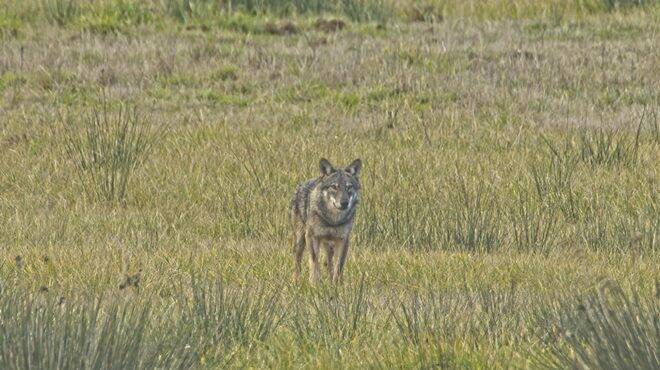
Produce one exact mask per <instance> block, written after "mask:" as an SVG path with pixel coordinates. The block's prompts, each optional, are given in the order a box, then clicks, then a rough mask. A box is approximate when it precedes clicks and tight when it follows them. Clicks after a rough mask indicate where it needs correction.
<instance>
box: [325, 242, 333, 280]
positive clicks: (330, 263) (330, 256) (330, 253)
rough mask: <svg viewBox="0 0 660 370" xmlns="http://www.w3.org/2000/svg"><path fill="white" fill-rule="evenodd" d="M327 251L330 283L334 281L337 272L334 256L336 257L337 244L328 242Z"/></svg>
mask: <svg viewBox="0 0 660 370" xmlns="http://www.w3.org/2000/svg"><path fill="white" fill-rule="evenodd" d="M325 246H326V249H327V250H328V260H327V261H326V264H327V266H326V267H327V269H328V279H329V281H332V280H333V279H334V271H335V263H334V259H333V257H334V255H335V243H333V242H330V241H329V242H326V245H325Z"/></svg>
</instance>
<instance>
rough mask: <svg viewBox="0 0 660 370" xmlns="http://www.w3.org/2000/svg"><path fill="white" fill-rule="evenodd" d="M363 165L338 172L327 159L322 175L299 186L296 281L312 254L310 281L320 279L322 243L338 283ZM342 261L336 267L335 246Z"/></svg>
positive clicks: (293, 211) (293, 202) (295, 209)
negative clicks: (306, 253) (304, 260)
mask: <svg viewBox="0 0 660 370" xmlns="http://www.w3.org/2000/svg"><path fill="white" fill-rule="evenodd" d="M361 168H362V162H361V161H360V160H359V159H356V160H355V161H353V163H351V164H350V165H349V166H348V167H347V168H346V169H335V168H334V166H332V164H330V162H329V161H328V160H327V159H324V158H322V159H321V161H320V163H319V169H320V171H321V175H320V176H319V177H318V178H316V179H313V180H308V181H305V182H303V183H301V184H298V186H297V187H296V191H295V194H294V196H293V199H292V200H291V207H290V211H291V221H292V224H293V235H294V252H295V256H296V266H295V267H296V270H295V273H296V278H300V269H301V261H302V255H303V252H304V251H305V249H308V250H309V252H310V260H309V262H310V280H311V281H312V282H316V281H318V280H319V278H320V271H319V263H318V260H319V252H320V247H321V244H322V243H323V244H325V246H326V250H327V256H328V260H327V268H328V274H329V276H330V279H331V280H333V281H338V280H339V279H340V278H341V274H342V272H343V269H344V264H345V263H346V257H347V255H348V242H349V237H350V233H351V230H352V229H353V223H354V221H355V213H356V210H357V205H358V203H359V202H360V181H359V177H358V176H359V174H360V170H361ZM336 245H339V259H338V260H337V263H336V265H335V264H333V257H334V252H335V246H336Z"/></svg>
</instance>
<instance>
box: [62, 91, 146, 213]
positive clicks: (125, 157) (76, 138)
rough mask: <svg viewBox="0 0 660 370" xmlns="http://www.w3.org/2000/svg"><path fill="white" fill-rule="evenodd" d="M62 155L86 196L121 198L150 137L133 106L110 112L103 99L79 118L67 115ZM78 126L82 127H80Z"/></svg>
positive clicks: (122, 198) (113, 199) (101, 198)
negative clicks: (72, 167) (64, 144)
mask: <svg viewBox="0 0 660 370" xmlns="http://www.w3.org/2000/svg"><path fill="white" fill-rule="evenodd" d="M67 120H68V122H67V124H68V125H67V136H66V154H67V156H68V157H69V159H70V160H71V161H72V162H73V164H74V166H75V172H76V175H77V176H78V179H79V180H80V183H81V184H82V186H83V188H84V191H85V194H86V195H87V196H88V197H89V198H90V199H96V200H104V201H120V202H121V201H124V200H125V199H126V195H127V191H128V188H129V184H130V178H131V176H132V175H133V173H134V172H135V170H136V168H137V167H138V166H139V165H140V164H142V162H143V161H144V159H145V158H146V156H147V154H148V153H149V149H150V148H151V146H152V144H153V140H154V137H155V136H153V135H152V133H151V132H150V127H149V124H148V122H146V121H144V119H143V118H142V117H141V116H140V115H139V113H138V111H137V108H135V107H133V108H130V107H128V106H126V105H124V104H122V105H120V106H119V108H118V109H117V110H116V111H111V108H110V107H109V104H108V102H107V101H104V102H103V103H102V105H101V107H100V108H93V109H92V110H91V112H88V113H87V114H85V115H84V116H83V118H82V124H81V123H80V122H79V121H78V119H77V118H74V117H73V116H72V115H69V116H68V119H67ZM81 126H82V127H81Z"/></svg>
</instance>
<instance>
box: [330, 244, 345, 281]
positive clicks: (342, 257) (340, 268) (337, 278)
mask: <svg viewBox="0 0 660 370" xmlns="http://www.w3.org/2000/svg"><path fill="white" fill-rule="evenodd" d="M347 256H348V237H346V238H345V239H344V240H343V242H342V245H341V248H340V250H339V259H337V266H336V269H335V275H334V279H333V280H334V282H336V283H338V282H340V281H341V275H342V273H343V272H344V264H345V263H346V257H347Z"/></svg>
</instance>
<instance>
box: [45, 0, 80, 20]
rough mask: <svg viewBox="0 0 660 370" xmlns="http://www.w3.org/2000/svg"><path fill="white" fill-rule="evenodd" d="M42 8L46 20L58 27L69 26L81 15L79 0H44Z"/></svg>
mask: <svg viewBox="0 0 660 370" xmlns="http://www.w3.org/2000/svg"><path fill="white" fill-rule="evenodd" d="M41 8H42V9H43V12H44V14H45V15H46V19H48V21H49V22H51V23H53V24H57V25H58V26H64V25H67V24H69V23H70V22H71V21H72V20H73V19H74V18H75V17H77V16H78V14H79V13H80V4H78V0H42V1H41Z"/></svg>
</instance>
